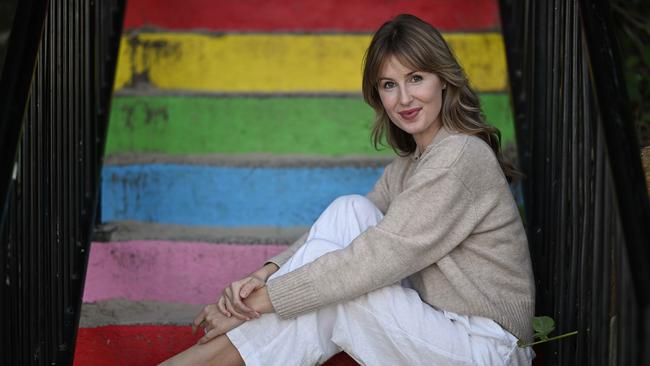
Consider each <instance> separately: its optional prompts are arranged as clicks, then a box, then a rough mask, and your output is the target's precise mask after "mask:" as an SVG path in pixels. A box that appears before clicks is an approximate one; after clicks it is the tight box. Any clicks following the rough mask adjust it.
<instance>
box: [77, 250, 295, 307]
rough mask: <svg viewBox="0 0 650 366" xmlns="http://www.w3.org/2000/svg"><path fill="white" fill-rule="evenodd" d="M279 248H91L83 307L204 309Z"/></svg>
mask: <svg viewBox="0 0 650 366" xmlns="http://www.w3.org/2000/svg"><path fill="white" fill-rule="evenodd" d="M284 248H286V246H283V245H238V244H209V243H198V242H171V241H161V240H134V241H126V242H112V243H93V244H92V247H91V250H90V258H89V262H88V272H87V275H86V286H85V288H84V297H83V301H84V302H97V301H101V300H108V299H118V298H122V299H128V300H134V301H140V300H154V301H163V302H178V303H186V304H208V303H211V302H214V300H215V299H216V298H217V296H218V295H219V294H220V293H221V291H222V290H223V288H224V287H225V286H226V285H228V284H229V283H231V282H232V281H235V280H237V279H240V278H242V277H243V276H245V275H247V274H249V273H250V272H252V271H254V270H255V269H257V268H259V267H260V266H261V265H262V264H264V261H265V260H267V259H268V258H269V257H272V256H273V255H275V254H277V253H279V252H280V251H282V250H283V249H284Z"/></svg>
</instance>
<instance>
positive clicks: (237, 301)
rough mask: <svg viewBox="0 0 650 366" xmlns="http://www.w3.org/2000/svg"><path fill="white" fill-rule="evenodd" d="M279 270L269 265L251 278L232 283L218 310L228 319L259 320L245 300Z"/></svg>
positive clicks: (218, 302)
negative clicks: (233, 317)
mask: <svg viewBox="0 0 650 366" xmlns="http://www.w3.org/2000/svg"><path fill="white" fill-rule="evenodd" d="M277 270H278V266H276V265H275V264H273V263H268V264H266V265H265V266H264V267H262V268H260V269H258V270H257V271H255V272H253V273H251V274H250V275H249V276H247V277H245V278H242V279H241V280H238V281H235V282H233V283H231V284H230V285H229V286H228V287H226V288H225V289H224V290H223V293H222V294H221V296H220V297H219V300H217V303H216V306H217V309H218V310H219V311H220V312H221V314H223V315H225V316H226V317H228V318H230V317H231V316H233V315H234V316H235V317H236V318H237V319H239V320H242V321H244V320H250V319H252V318H258V317H259V316H260V314H259V313H258V312H256V311H255V310H253V309H252V308H250V307H249V306H247V305H246V304H245V303H244V299H246V298H247V297H248V296H249V295H250V294H252V293H253V292H254V291H255V290H257V289H259V288H262V287H263V286H264V285H265V284H266V280H267V279H268V278H269V277H270V276H271V275H272V274H273V273H275V271H277Z"/></svg>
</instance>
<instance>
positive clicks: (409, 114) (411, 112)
mask: <svg viewBox="0 0 650 366" xmlns="http://www.w3.org/2000/svg"><path fill="white" fill-rule="evenodd" d="M421 109H422V108H421V107H418V108H411V109H407V110H405V111H401V112H399V115H400V116H402V118H404V119H406V120H410V119H414V118H415V117H416V116H417V115H418V113H419V112H420V110H421Z"/></svg>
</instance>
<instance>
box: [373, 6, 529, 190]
mask: <svg viewBox="0 0 650 366" xmlns="http://www.w3.org/2000/svg"><path fill="white" fill-rule="evenodd" d="M391 56H394V57H396V58H397V59H398V60H399V61H400V63H402V64H403V65H404V66H407V67H410V68H412V69H413V70H417V71H425V72H431V73H434V74H436V75H438V77H440V79H441V80H442V81H443V82H445V83H446V84H447V87H446V88H445V89H443V94H442V108H441V120H442V124H443V126H445V127H447V128H448V129H450V130H452V131H456V132H460V133H466V134H469V135H474V136H478V137H480V138H481V139H482V140H483V141H485V142H486V143H487V144H488V145H489V146H490V147H491V148H492V150H493V151H494V154H495V155H496V157H497V160H498V161H499V164H500V165H501V169H502V170H503V172H504V174H505V175H506V177H507V178H508V180H509V181H510V180H512V179H513V178H514V177H517V176H519V175H520V173H518V172H517V171H516V170H515V169H514V168H513V167H512V165H511V164H509V163H508V162H506V161H505V160H504V158H503V155H502V153H501V132H500V131H499V130H498V129H497V128H496V127H494V126H491V125H489V124H487V123H486V122H485V117H484V116H483V113H482V112H481V106H480V102H479V99H478V97H477V96H476V93H475V92H474V90H472V88H471V87H470V85H469V80H468V79H467V76H466V75H465V72H464V71H463V68H462V67H461V66H460V65H459V64H458V61H456V58H455V57H454V55H453V53H452V51H451V49H450V48H449V46H448V45H447V42H445V40H444V39H443V38H442V35H441V34H440V32H439V31H438V30H437V29H435V28H434V27H433V26H431V25H430V24H428V23H426V22H425V21H423V20H421V19H420V18H418V17H416V16H413V15H410V14H401V15H398V16H396V17H395V18H393V19H392V20H390V21H388V22H386V23H384V24H383V25H382V26H381V27H380V28H379V30H377V32H376V33H375V35H374V36H373V38H372V41H371V42H370V46H369V47H368V50H367V51H366V54H365V57H364V68H363V83H362V92H363V98H364V100H365V101H366V103H368V105H370V106H371V107H372V108H373V109H374V111H375V122H374V124H373V128H372V134H371V138H372V142H373V144H374V146H375V148H377V149H378V148H379V147H380V146H381V145H382V141H383V139H384V136H385V137H386V142H387V143H388V145H390V147H392V148H393V150H395V152H396V153H397V154H398V155H400V156H406V155H409V154H412V153H413V152H415V149H416V143H415V140H414V139H413V136H411V135H410V134H409V133H407V132H404V131H402V130H401V129H400V128H399V127H397V126H396V125H395V124H394V123H392V122H391V121H390V118H389V117H388V114H387V113H386V110H385V109H384V106H383V105H382V103H381V99H380V97H379V91H378V85H379V76H380V75H379V73H380V72H381V68H382V65H383V63H384V62H385V61H386V60H388V59H389V58H390V57H391Z"/></svg>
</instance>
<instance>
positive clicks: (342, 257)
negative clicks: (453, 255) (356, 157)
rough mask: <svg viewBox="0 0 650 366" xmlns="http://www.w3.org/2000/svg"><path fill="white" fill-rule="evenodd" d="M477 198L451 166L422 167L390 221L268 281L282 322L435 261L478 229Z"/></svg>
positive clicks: (388, 215)
mask: <svg viewBox="0 0 650 366" xmlns="http://www.w3.org/2000/svg"><path fill="white" fill-rule="evenodd" d="M473 201H474V200H473V196H472V194H471V192H470V191H469V190H468V189H467V188H466V187H465V185H464V184H463V183H462V182H461V181H460V180H459V179H458V178H457V176H456V175H455V174H454V172H453V170H451V169H449V168H436V169H419V171H418V172H416V173H415V174H414V175H413V176H412V177H411V178H410V179H409V180H408V181H407V182H406V185H405V188H404V190H403V191H402V193H400V194H399V195H398V196H397V197H396V198H395V199H394V200H393V201H392V202H391V204H390V208H389V209H388V211H387V213H386V215H385V217H384V219H383V220H382V221H381V222H380V223H379V224H378V225H377V226H375V227H373V228H370V229H368V230H367V231H365V232H364V233H362V234H361V235H359V236H358V237H357V238H356V239H355V240H354V241H353V242H352V243H351V244H350V245H349V246H348V247H346V248H345V249H342V250H338V251H334V252H330V253H327V254H325V255H323V256H322V257H320V258H318V259H317V260H315V261H314V262H312V263H310V264H307V265H305V266H302V267H300V268H298V269H296V270H295V271H292V272H289V273H287V274H285V275H283V276H280V277H278V278H275V279H274V280H272V281H270V282H269V283H268V291H269V296H270V298H271V302H272V304H273V306H274V308H275V310H276V312H277V313H278V315H279V316H280V317H282V318H292V317H295V316H298V315H300V314H303V313H306V312H309V311H313V310H316V309H318V308H320V307H323V306H326V305H329V304H332V303H335V302H339V301H343V300H350V299H353V298H356V297H358V296H360V295H362V294H365V293H368V292H371V291H373V290H375V289H378V288H381V287H384V286H387V285H391V284H393V283H396V282H398V281H400V280H401V279H403V278H405V277H407V276H409V275H411V274H413V273H415V272H418V271H420V270H422V269H423V268H426V267H428V266H430V265H432V264H434V263H436V262H437V261H438V260H439V259H440V258H442V257H444V256H445V255H446V254H447V253H449V252H450V251H451V250H453V249H454V248H455V247H456V246H458V245H459V244H460V243H462V242H463V240H465V239H466V238H467V237H468V236H469V235H470V234H471V233H472V231H473V230H474V228H475V226H476V225H477V217H476V212H475V208H474V207H473Z"/></svg>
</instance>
